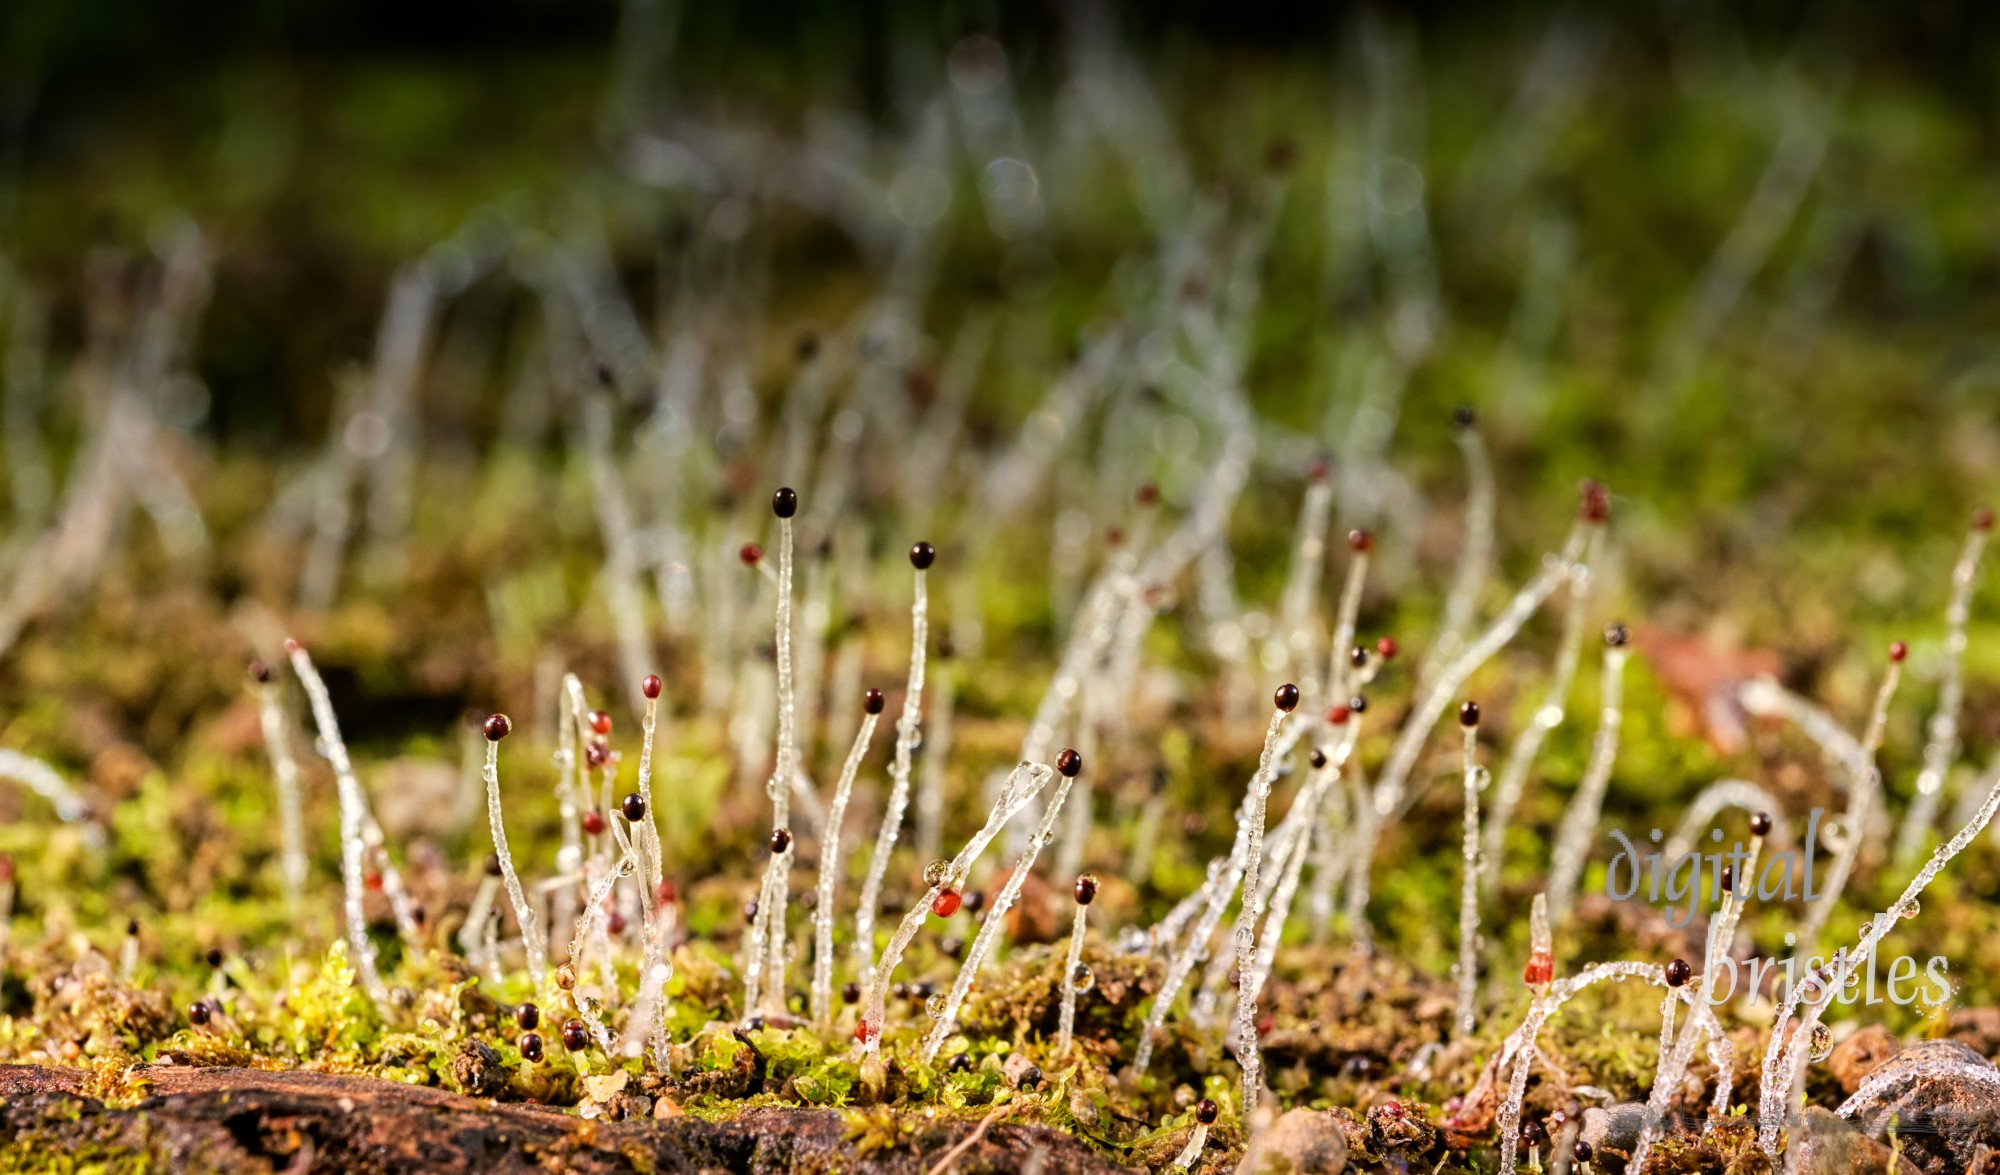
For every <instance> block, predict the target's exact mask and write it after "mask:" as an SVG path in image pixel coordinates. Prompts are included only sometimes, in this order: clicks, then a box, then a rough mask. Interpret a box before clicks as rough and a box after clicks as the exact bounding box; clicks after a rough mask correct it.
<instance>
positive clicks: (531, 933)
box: [484, 714, 549, 987]
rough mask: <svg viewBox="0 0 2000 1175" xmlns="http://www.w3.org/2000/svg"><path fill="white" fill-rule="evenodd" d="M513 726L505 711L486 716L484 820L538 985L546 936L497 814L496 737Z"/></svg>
mask: <svg viewBox="0 0 2000 1175" xmlns="http://www.w3.org/2000/svg"><path fill="white" fill-rule="evenodd" d="M513 729H514V724H513V723H512V722H510V721H508V719H507V716H506V715H505V714H495V715H493V716H492V717H490V718H488V719H487V720H486V726H485V730H486V769H485V772H484V775H485V778H486V822H487V827H488V828H490V829H491V830H492V833H493V855H494V857H496V858H497V859H498V860H499V863H500V880H501V881H502V882H503V883H504V884H505V885H506V887H507V900H508V901H510V902H512V903H513V904H514V920H515V921H516V922H519V923H520V924H521V945H522V947H523V948H524V949H525V950H526V951H527V953H528V974H529V975H530V976H531V977H532V978H533V979H534V982H535V986H536V987H540V986H541V985H542V977H543V974H544V972H546V971H547V969H548V957H549V947H548V940H547V939H546V938H544V937H543V936H542V928H541V924H540V923H539V922H538V921H537V920H536V918H535V908H534V906H532V905H530V904H529V903H528V895H527V894H526V893H525V892H524V891H523V890H522V889H521V877H520V874H518V873H516V872H515V871H514V854H513V852H512V851H511V850H510V849H509V848H508V847H507V825H506V823H505V821H503V820H502V818H501V815H500V740H501V739H503V738H506V737H507V734H508V732H509V731H511V730H513Z"/></svg>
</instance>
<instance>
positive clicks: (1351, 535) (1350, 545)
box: [1347, 528, 1375, 555]
mask: <svg viewBox="0 0 2000 1175" xmlns="http://www.w3.org/2000/svg"><path fill="white" fill-rule="evenodd" d="M1347 549H1348V550H1350V551H1353V552H1354V553H1355V554H1357V555H1366V554H1367V553H1368V552H1370V551H1372V550H1374V549H1375V534H1374V532H1373V531H1369V530H1362V529H1359V528H1356V529H1354V530H1350V531H1348V532H1347Z"/></svg>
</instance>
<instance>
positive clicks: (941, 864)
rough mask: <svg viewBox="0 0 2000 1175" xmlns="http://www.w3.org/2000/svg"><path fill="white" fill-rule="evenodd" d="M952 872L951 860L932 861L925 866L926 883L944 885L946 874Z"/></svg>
mask: <svg viewBox="0 0 2000 1175" xmlns="http://www.w3.org/2000/svg"><path fill="white" fill-rule="evenodd" d="M950 872H951V862H950V861H945V860H937V861H932V862H931V863H930V864H928V865H926V866H924V884H925V885H942V884H944V879H945V875H946V874H948V873H950Z"/></svg>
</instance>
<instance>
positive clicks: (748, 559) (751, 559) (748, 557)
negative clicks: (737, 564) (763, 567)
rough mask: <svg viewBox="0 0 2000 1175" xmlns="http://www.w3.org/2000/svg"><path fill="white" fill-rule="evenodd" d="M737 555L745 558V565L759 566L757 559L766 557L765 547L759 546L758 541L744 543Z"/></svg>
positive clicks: (742, 558)
mask: <svg viewBox="0 0 2000 1175" xmlns="http://www.w3.org/2000/svg"><path fill="white" fill-rule="evenodd" d="M736 557H737V558H738V559H741V560H743V566H745V567H755V566H757V561H758V560H760V559H762V558H763V557H764V548H762V547H760V546H758V545H757V544H756V543H744V544H743V545H742V546H741V547H739V548H737V551H736Z"/></svg>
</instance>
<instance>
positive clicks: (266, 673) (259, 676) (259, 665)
mask: <svg viewBox="0 0 2000 1175" xmlns="http://www.w3.org/2000/svg"><path fill="white" fill-rule="evenodd" d="M250 680H251V681H254V682H256V683H257V684H258V685H269V684H271V667H270V666H269V665H266V664H264V663H263V662H262V661H252V662H250Z"/></svg>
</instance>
